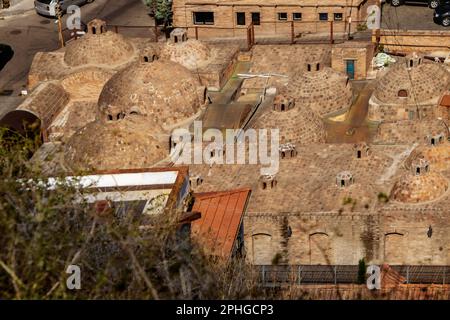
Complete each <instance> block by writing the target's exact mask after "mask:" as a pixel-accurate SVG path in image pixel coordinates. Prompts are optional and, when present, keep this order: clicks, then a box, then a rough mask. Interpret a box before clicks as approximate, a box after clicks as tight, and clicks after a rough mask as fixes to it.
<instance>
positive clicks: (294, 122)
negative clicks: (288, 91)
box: [253, 95, 326, 145]
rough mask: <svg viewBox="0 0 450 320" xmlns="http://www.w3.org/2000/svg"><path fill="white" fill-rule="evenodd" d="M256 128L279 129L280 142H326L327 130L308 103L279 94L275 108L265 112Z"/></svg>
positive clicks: (257, 122)
mask: <svg viewBox="0 0 450 320" xmlns="http://www.w3.org/2000/svg"><path fill="white" fill-rule="evenodd" d="M253 127H254V128H255V129H258V128H261V129H279V130H280V143H282V144H285V143H293V144H296V145H305V144H310V143H325V138H326V132H325V126H324V124H323V121H322V119H320V118H319V117H318V116H317V115H316V114H315V113H314V112H313V111H312V110H311V109H310V108H309V107H308V106H307V105H303V104H299V103H297V102H296V101H295V100H293V99H292V98H287V97H286V96H284V95H278V96H277V97H276V99H275V101H274V106H273V109H272V110H271V111H269V112H266V113H264V114H263V115H262V116H261V117H260V118H259V119H258V120H257V121H256V123H255V124H254V126H253Z"/></svg>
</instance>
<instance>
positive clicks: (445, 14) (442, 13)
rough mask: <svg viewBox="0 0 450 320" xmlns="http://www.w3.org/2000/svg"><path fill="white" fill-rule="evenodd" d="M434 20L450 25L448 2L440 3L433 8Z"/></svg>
mask: <svg viewBox="0 0 450 320" xmlns="http://www.w3.org/2000/svg"><path fill="white" fill-rule="evenodd" d="M434 22H436V23H439V24H442V25H443V26H444V27H450V2H447V3H445V4H442V5H440V6H439V7H437V8H436V10H434Z"/></svg>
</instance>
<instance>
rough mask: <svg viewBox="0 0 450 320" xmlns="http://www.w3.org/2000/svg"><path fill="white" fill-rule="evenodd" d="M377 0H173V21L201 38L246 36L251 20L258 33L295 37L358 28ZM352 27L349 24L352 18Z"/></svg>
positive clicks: (176, 25) (191, 34)
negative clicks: (293, 35) (368, 9)
mask: <svg viewBox="0 0 450 320" xmlns="http://www.w3.org/2000/svg"><path fill="white" fill-rule="evenodd" d="M377 2H378V1H377V0H334V1H331V0H318V1H317V0H303V1H294V0H244V1H236V0H227V1H218V0H174V1H173V24H174V26H175V27H181V28H187V29H188V30H189V35H190V36H195V35H197V36H199V37H202V38H213V37H245V35H246V30H247V28H248V27H249V25H250V24H251V23H253V25H254V26H255V34H256V36H258V35H261V36H273V35H277V36H282V35H284V36H286V35H291V33H295V36H296V37H300V36H301V35H302V34H305V33H306V34H307V33H324V32H329V31H330V25H331V23H330V22H331V21H333V22H334V23H333V24H334V26H333V28H334V32H348V31H349V28H351V30H352V31H353V30H355V28H356V25H358V24H362V23H364V21H365V19H366V17H367V8H368V7H369V6H370V5H371V4H374V3H377ZM350 17H351V21H352V22H353V26H349V21H350Z"/></svg>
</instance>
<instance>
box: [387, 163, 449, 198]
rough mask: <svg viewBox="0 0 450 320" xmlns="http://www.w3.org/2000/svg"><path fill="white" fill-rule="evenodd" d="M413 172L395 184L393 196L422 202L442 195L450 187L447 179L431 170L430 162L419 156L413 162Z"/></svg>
mask: <svg viewBox="0 0 450 320" xmlns="http://www.w3.org/2000/svg"><path fill="white" fill-rule="evenodd" d="M410 169H411V172H410V173H407V174H405V175H403V176H402V177H400V179H399V180H398V181H397V182H396V183H395V184H394V187H393V188H392V191H391V198H392V199H393V200H395V201H398V202H404V203H420V202H427V201H432V200H435V199H437V198H439V197H441V196H442V195H443V194H444V193H445V192H446V191H447V189H448V182H447V180H446V179H445V178H444V177H443V176H442V175H440V174H438V173H436V172H430V164H429V162H428V161H427V160H425V159H423V158H417V159H415V160H414V161H413V163H412V164H411V168H410Z"/></svg>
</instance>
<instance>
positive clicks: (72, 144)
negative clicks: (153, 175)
mask: <svg viewBox="0 0 450 320" xmlns="http://www.w3.org/2000/svg"><path fill="white" fill-rule="evenodd" d="M161 132H162V130H161V128H159V126H158V125H157V124H156V123H153V122H152V121H151V119H147V117H143V116H139V115H132V116H129V117H126V118H124V119H122V120H119V121H112V122H104V121H101V120H97V121H94V122H91V123H89V124H87V125H86V126H85V127H83V128H82V129H80V130H78V132H76V133H75V134H74V135H73V136H72V137H71V138H70V139H69V140H68V142H67V143H66V145H65V146H64V148H65V149H64V160H65V163H66V164H67V165H68V166H69V167H70V168H72V169H73V170H113V169H136V168H149V167H151V166H153V165H155V164H156V163H158V162H160V161H161V160H163V159H164V158H166V157H167V156H168V155H169V150H168V143H167V144H166V143H164V139H163V138H162V136H161Z"/></svg>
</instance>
